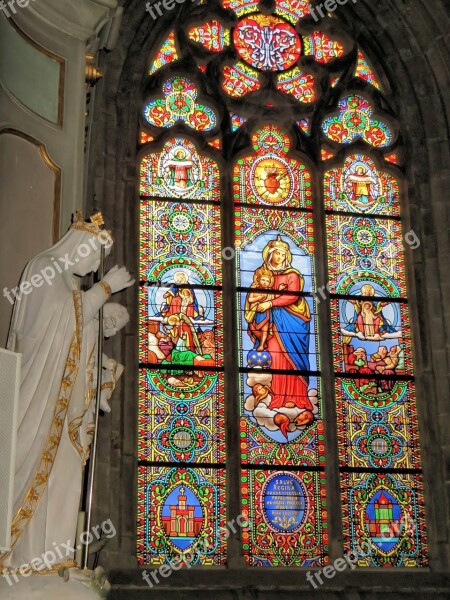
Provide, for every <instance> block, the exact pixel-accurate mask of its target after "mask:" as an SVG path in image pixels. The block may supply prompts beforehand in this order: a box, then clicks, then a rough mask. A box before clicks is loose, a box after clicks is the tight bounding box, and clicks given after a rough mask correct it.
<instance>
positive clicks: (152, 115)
mask: <svg viewBox="0 0 450 600" xmlns="http://www.w3.org/2000/svg"><path fill="white" fill-rule="evenodd" d="M163 94H164V98H157V99H156V100H152V101H151V102H149V103H148V104H147V106H146V107H145V109H144V116H145V118H146V120H147V121H148V122H149V123H150V125H154V126H155V127H172V125H175V123H177V122H178V121H181V122H182V123H185V125H187V126H188V127H191V128H192V129H196V130H197V131H210V130H211V129H214V128H215V126H216V122H217V119H216V115H215V113H214V111H213V110H212V109H211V108H210V107H209V106H206V105H204V104H200V103H198V102H196V98H197V88H196V86H195V85H194V84H193V83H192V82H191V81H189V80H188V79H185V78H184V77H172V78H171V79H169V80H167V81H166V82H165V84H164V86H163Z"/></svg>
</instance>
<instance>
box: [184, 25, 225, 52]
mask: <svg viewBox="0 0 450 600" xmlns="http://www.w3.org/2000/svg"><path fill="white" fill-rule="evenodd" d="M189 38H190V39H191V40H192V41H193V42H196V43H197V44H201V45H202V46H203V47H204V48H205V49H206V50H209V51H210V52H222V50H225V48H226V47H227V46H228V45H229V44H230V30H229V29H228V28H227V27H224V26H223V25H222V24H221V23H220V22H219V21H216V20H212V21H208V22H207V23H204V24H203V25H196V26H195V27H191V28H190V29H189Z"/></svg>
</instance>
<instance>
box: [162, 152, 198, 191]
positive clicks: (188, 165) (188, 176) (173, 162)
mask: <svg viewBox="0 0 450 600" xmlns="http://www.w3.org/2000/svg"><path fill="white" fill-rule="evenodd" d="M193 167H194V163H193V161H192V160H191V159H190V157H189V156H188V154H187V153H186V151H185V150H183V149H181V148H180V149H179V150H177V151H176V152H175V155H174V156H173V158H171V159H170V160H168V161H167V163H166V168H167V175H168V177H169V185H171V186H174V187H179V188H184V189H186V188H189V187H192V186H193V185H194V181H193V176H192V168H193Z"/></svg>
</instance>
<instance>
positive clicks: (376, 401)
mask: <svg viewBox="0 0 450 600" xmlns="http://www.w3.org/2000/svg"><path fill="white" fill-rule="evenodd" d="M384 366H385V365H383V367H384ZM359 369H360V367H358V366H356V365H354V367H353V368H350V372H354V373H356V374H357V373H358V370H359ZM399 371H401V370H400V369H399ZM336 399H337V414H338V415H339V419H338V444H339V458H340V462H341V465H342V466H349V467H359V468H360V469H392V468H395V469H419V468H420V457H419V433H418V425H417V414H416V409H415V400H414V384H413V383H412V382H411V381H395V380H383V379H381V380H379V379H375V378H373V373H372V378H371V377H370V375H368V374H367V373H362V374H361V376H360V377H359V378H357V379H337V380H336Z"/></svg>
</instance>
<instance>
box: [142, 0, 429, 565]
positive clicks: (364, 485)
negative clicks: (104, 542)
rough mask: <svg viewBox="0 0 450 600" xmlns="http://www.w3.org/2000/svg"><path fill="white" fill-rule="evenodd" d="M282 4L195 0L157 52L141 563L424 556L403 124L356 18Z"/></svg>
mask: <svg viewBox="0 0 450 600" xmlns="http://www.w3.org/2000/svg"><path fill="white" fill-rule="evenodd" d="M272 4H273V5H272V8H270V7H269V5H268V4H267V6H264V7H262V6H261V4H260V3H259V2H257V1H256V0H222V2H221V6H219V5H218V4H217V5H216V4H215V5H214V6H208V3H196V5H195V7H194V8H191V9H186V14H185V15H184V16H183V17H181V16H180V15H181V13H180V15H176V16H175V17H174V19H173V22H172V23H171V30H170V31H167V32H166V34H165V36H164V35H163V36H162V42H161V41H160V42H159V44H156V46H155V51H154V52H153V53H152V54H151V56H150V57H149V59H150V63H149V64H150V65H151V67H150V80H149V82H148V83H149V85H147V86H146V88H145V89H146V90H148V95H147V96H146V97H145V103H144V106H143V108H142V113H141V128H140V133H139V139H138V140H137V142H138V145H139V148H140V154H139V161H140V163H139V202H140V296H139V361H140V365H139V366H140V369H139V423H138V461H139V464H138V475H139V476H138V548H137V553H138V557H139V561H140V563H141V564H145V565H146V564H150V565H151V564H154V565H160V564H162V563H169V562H172V561H174V560H177V561H178V562H179V563H181V565H184V566H195V565H203V566H210V565H216V566H223V565H226V564H229V563H230V561H231V560H233V561H234V560H236V559H238V560H241V561H242V562H244V561H245V563H246V565H247V566H249V567H278V568H283V567H297V568H302V567H307V568H311V567H322V566H324V565H326V564H327V562H328V560H329V546H330V545H333V547H334V548H335V549H336V548H340V551H341V555H343V554H344V552H349V551H352V552H354V553H355V554H356V560H357V565H358V567H421V566H425V565H426V564H427V546H426V533H425V518H424V497H423V490H422V474H421V459H420V446H419V432H418V416H417V407H416V392H415V381H414V364H413V344H412V338H411V323H410V303H409V296H408V285H407V279H406V258H405V251H404V246H405V231H404V227H403V222H402V209H401V207H402V206H405V203H404V201H403V200H402V193H403V188H404V182H403V177H402V174H401V172H400V170H399V169H398V164H399V163H400V161H401V156H402V152H401V135H400V127H399V124H398V122H397V121H396V119H395V115H393V114H392V113H390V112H387V111H386V107H387V106H390V105H392V103H390V102H388V101H384V100H383V96H382V94H383V93H384V88H382V86H381V83H380V81H381V79H380V77H379V76H380V75H383V74H382V73H381V72H376V71H375V69H374V67H373V65H372V64H371V63H369V61H368V59H367V56H366V54H365V53H364V49H362V48H358V47H357V46H355V44H354V43H353V42H351V40H350V39H349V36H348V33H346V32H345V31H344V30H343V29H341V28H340V26H339V25H338V19H336V18H333V23H327V24H325V22H324V27H323V30H322V29H321V28H320V26H316V27H318V28H317V29H315V28H314V30H312V28H311V27H310V25H308V23H310V21H308V20H307V19H306V18H307V17H308V16H309V2H308V1H306V0H305V1H303V0H295V1H294V0H276V1H275V2H274V3H272ZM190 11H191V12H190ZM303 19H305V21H303ZM306 32H308V33H306ZM383 81H384V80H383ZM150 84H151V85H150ZM333 88H334V89H333ZM320 188H322V190H323V192H322V193H320V191H319V190H320ZM410 233H411V232H410ZM336 440H337V446H336ZM332 469H335V473H334V475H333V477H329V474H330V471H331V470H332ZM237 505H239V506H240V516H241V520H240V524H239V527H240V532H239V534H238V535H237V538H236V539H237V540H238V542H237V544H238V545H237V544H236V543H233V544H231V545H230V544H229V543H228V541H227V540H228V537H229V535H230V531H227V521H230V520H232V519H236V518H237V516H238V515H237V514H235V513H233V512H232V510H231V507H234V508H233V510H234V511H235V510H236V506H237ZM332 511H336V512H337V511H340V513H341V518H340V519H338V522H339V525H337V524H336V520H333V519H331V518H330V514H331V512H332ZM341 524H342V528H341V529H340V528H339V527H340V526H341ZM340 540H343V544H341V542H340ZM236 548H239V549H238V550H236ZM236 552H238V554H237V555H236ZM335 552H336V550H335ZM337 552H338V553H339V550H338V551H337Z"/></svg>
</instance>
